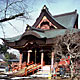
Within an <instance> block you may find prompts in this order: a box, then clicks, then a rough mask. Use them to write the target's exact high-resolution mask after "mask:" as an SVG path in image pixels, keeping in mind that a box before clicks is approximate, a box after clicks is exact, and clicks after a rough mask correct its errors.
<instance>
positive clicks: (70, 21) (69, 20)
mask: <svg viewBox="0 0 80 80" xmlns="http://www.w3.org/2000/svg"><path fill="white" fill-rule="evenodd" d="M77 16H78V14H77V11H76V10H75V11H74V12H70V13H65V14H61V15H56V16H53V17H54V18H55V19H56V20H57V21H58V22H59V23H60V24H62V25H63V26H64V27H66V28H73V27H74V24H75V21H76V18H77Z"/></svg>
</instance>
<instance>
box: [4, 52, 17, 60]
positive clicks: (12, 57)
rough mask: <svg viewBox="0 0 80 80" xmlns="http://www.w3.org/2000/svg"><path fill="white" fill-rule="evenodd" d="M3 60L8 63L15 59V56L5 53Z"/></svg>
mask: <svg viewBox="0 0 80 80" xmlns="http://www.w3.org/2000/svg"><path fill="white" fill-rule="evenodd" d="M5 58H6V61H8V60H9V59H17V57H16V55H15V54H12V53H6V54H5Z"/></svg>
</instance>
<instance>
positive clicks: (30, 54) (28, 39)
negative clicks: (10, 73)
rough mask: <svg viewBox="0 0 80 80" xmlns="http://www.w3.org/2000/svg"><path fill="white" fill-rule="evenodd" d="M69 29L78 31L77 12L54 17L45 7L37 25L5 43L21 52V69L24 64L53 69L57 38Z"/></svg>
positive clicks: (28, 27)
mask: <svg viewBox="0 0 80 80" xmlns="http://www.w3.org/2000/svg"><path fill="white" fill-rule="evenodd" d="M68 29H69V30H74V29H78V14H77V10H75V11H73V12H69V13H64V14H60V15H54V16H53V15H52V14H51V13H50V12H49V10H48V8H47V7H46V5H44V7H43V8H42V10H41V13H40V15H39V17H38V18H37V19H36V21H35V23H34V24H33V25H32V26H29V25H27V27H26V30H25V32H24V33H23V34H21V35H19V36H15V37H12V38H5V39H3V41H4V43H5V44H6V45H7V46H9V47H11V48H14V49H17V50H19V52H20V60H19V68H20V69H21V65H22V64H23V63H24V62H25V63H26V64H27V63H30V62H34V63H36V64H38V63H40V64H41V67H43V66H44V65H51V68H53V64H54V54H55V53H54V49H53V45H54V42H55V37H56V36H59V35H64V34H65V33H66V30H68ZM48 55H50V56H51V58H49V57H48Z"/></svg>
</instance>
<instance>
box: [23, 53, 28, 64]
mask: <svg viewBox="0 0 80 80" xmlns="http://www.w3.org/2000/svg"><path fill="white" fill-rule="evenodd" d="M27 56H28V54H27V53H23V59H22V62H26V63H27Z"/></svg>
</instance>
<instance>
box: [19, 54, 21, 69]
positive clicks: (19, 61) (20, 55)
mask: <svg viewBox="0 0 80 80" xmlns="http://www.w3.org/2000/svg"><path fill="white" fill-rule="evenodd" d="M21 66H22V53H20V57H19V70H20V69H21Z"/></svg>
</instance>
